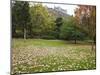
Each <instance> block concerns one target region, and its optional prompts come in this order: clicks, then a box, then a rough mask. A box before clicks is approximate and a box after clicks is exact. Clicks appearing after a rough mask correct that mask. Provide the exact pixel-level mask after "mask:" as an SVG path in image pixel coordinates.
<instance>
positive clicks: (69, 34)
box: [60, 17, 85, 44]
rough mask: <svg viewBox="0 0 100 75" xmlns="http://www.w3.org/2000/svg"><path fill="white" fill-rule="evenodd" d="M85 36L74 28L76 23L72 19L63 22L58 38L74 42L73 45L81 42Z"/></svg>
mask: <svg viewBox="0 0 100 75" xmlns="http://www.w3.org/2000/svg"><path fill="white" fill-rule="evenodd" d="M84 36H85V34H84V33H83V32H82V31H81V30H79V29H78V28H77V27H76V22H75V19H74V18H73V17H69V19H68V20H67V21H66V20H65V21H64V24H63V25H62V27H61V32H60V38H62V39H65V40H74V42H75V44H76V43H77V40H83V39H84Z"/></svg>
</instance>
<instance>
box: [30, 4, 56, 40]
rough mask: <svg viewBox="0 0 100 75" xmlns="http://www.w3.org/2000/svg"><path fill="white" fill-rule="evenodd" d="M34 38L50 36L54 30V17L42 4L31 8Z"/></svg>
mask: <svg viewBox="0 0 100 75" xmlns="http://www.w3.org/2000/svg"><path fill="white" fill-rule="evenodd" d="M30 14H31V23H32V31H33V37H35V36H37V37H39V38H41V37H43V36H45V35H48V34H49V33H50V32H51V31H52V30H53V29H54V22H53V17H52V16H51V14H50V13H49V12H48V10H47V9H46V7H44V6H43V5H42V4H34V6H32V7H30Z"/></svg>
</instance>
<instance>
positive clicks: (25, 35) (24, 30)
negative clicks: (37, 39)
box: [24, 28, 26, 39]
mask: <svg viewBox="0 0 100 75" xmlns="http://www.w3.org/2000/svg"><path fill="white" fill-rule="evenodd" d="M24 39H26V28H24Z"/></svg>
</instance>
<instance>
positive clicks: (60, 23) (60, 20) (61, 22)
mask: <svg viewBox="0 0 100 75" xmlns="http://www.w3.org/2000/svg"><path fill="white" fill-rule="evenodd" d="M55 24H56V28H55V32H56V38H57V39H59V34H60V28H61V26H62V25H63V18H62V17H58V18H56V21H55Z"/></svg>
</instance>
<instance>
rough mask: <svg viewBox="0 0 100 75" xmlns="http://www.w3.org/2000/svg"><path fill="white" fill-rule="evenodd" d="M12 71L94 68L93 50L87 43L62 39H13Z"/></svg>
mask: <svg viewBox="0 0 100 75" xmlns="http://www.w3.org/2000/svg"><path fill="white" fill-rule="evenodd" d="M12 54H13V55H12V59H13V62H12V72H13V73H35V72H48V71H68V70H84V69H95V68H96V63H95V52H91V46H90V45H89V44H85V43H83V44H71V43H69V42H66V41H62V40H43V39H28V40H22V39H13V40H12Z"/></svg>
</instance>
